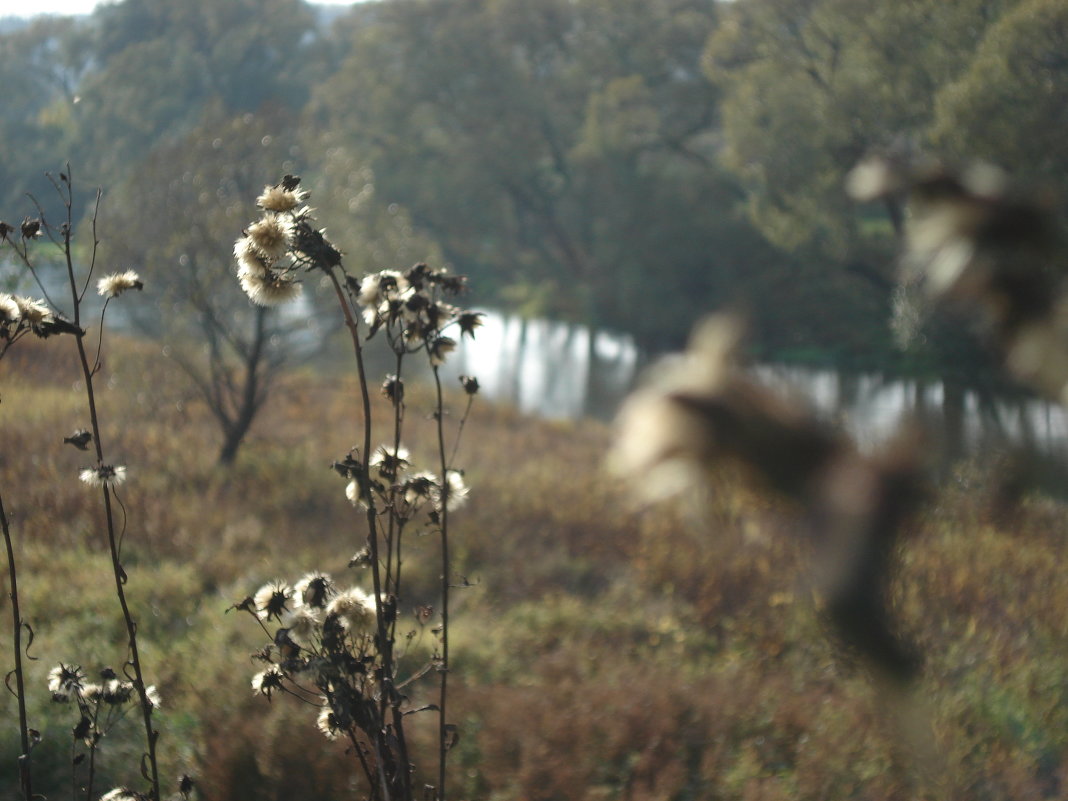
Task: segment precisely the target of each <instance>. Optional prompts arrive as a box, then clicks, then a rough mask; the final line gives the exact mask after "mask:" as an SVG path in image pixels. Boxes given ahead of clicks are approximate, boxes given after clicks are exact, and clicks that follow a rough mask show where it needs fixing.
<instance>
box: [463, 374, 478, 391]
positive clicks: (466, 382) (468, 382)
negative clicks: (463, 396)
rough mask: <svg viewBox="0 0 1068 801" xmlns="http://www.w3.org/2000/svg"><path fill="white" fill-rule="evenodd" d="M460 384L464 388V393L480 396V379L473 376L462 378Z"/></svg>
mask: <svg viewBox="0 0 1068 801" xmlns="http://www.w3.org/2000/svg"><path fill="white" fill-rule="evenodd" d="M460 384H461V385H462V386H463V388H464V392H466V393H467V394H468V395H477V394H478V389H479V387H478V379H477V378H475V377H474V376H473V375H462V376H460Z"/></svg>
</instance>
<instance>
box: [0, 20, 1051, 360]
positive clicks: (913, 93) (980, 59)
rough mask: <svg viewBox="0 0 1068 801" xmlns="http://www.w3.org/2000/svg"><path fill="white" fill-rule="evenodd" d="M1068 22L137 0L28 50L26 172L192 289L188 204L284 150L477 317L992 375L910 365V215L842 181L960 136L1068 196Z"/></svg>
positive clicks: (940, 356) (375, 251) (10, 164)
mask: <svg viewBox="0 0 1068 801" xmlns="http://www.w3.org/2000/svg"><path fill="white" fill-rule="evenodd" d="M1066 25H1068V23H1066V21H1065V11H1064V7H1063V4H1060V3H1057V2H1050V1H1049V0H969V2H961V3H952V4H947V3H942V2H939V0H921V1H920V2H910V3H903V4H895V5H893V6H887V5H886V4H882V3H874V2H873V3H860V4H858V3H854V2H842V0H740V1H739V2H732V3H718V2H715V1H714V0H648V1H646V2H623V3H618V2H612V3H609V2H605V1H604V0H579V2H564V1H563V0H550V1H549V2H539V3H536V4H531V3H527V2H520V0H496V1H495V2H491V1H490V0H385V2H376V3H366V4H360V3H357V4H354V5H353V6H352V7H351V9H349V10H347V11H345V12H344V13H339V12H336V11H335V12H330V13H328V12H326V11H325V10H318V11H317V10H315V7H314V6H309V5H307V4H305V3H302V2H300V1H299V0H273V2H271V3H269V4H263V3H258V2H256V3H254V2H241V3H219V2H216V0H195V2H189V3H183V4H181V5H180V6H176V5H174V4H173V3H165V2H162V1H161V0H125V2H121V3H116V4H109V5H106V6H103V7H101V8H100V9H99V10H98V11H97V12H96V13H95V14H93V15H92V16H90V17H87V18H81V19H63V18H40V19H37V20H35V21H33V22H32V23H30V24H26V25H22V26H18V25H11V24H9V25H8V26H7V29H6V31H5V32H4V33H3V34H0V36H2V47H0V54H2V55H0V78H2V79H3V82H4V85H5V86H7V87H8V91H7V94H6V102H5V104H4V108H3V110H2V111H0V132H2V134H3V139H4V142H5V152H4V156H3V157H2V159H0V179H2V180H0V186H2V187H6V188H5V189H4V190H3V191H4V192H5V193H7V196H6V201H11V200H13V198H12V197H11V196H12V195H14V194H15V193H21V192H22V191H23V189H24V188H25V187H31V188H32V187H33V186H34V184H33V181H35V180H37V176H38V175H39V174H40V172H41V171H42V170H43V169H44V168H51V167H52V166H53V165H54V164H57V163H62V162H63V160H64V159H66V158H69V157H73V158H74V159H76V163H78V164H81V165H83V166H82V175H83V178H84V179H85V180H86V181H88V182H89V184H100V185H106V186H109V187H114V188H115V192H116V194H117V195H119V196H120V197H122V198H123V199H125V200H129V201H131V202H130V203H124V204H122V205H123V207H124V208H126V209H127V210H128V213H126V214H124V216H123V219H122V220H121V221H115V223H114V227H113V228H112V229H110V230H117V231H121V232H123V234H124V236H123V237H116V238H114V239H115V241H116V242H118V241H122V242H123V248H122V250H121V255H120V254H116V258H122V259H123V260H129V261H131V262H135V263H140V264H141V265H143V266H144V269H145V270H146V272H149V273H151V271H153V270H155V271H158V272H160V273H161V274H167V273H172V272H174V271H175V266H174V265H175V262H176V260H177V259H178V258H179V257H180V256H181V255H182V254H186V255H187V256H189V257H190V258H192V257H193V256H192V254H193V253H194V252H196V251H198V250H203V249H204V248H205V246H206V245H207V246H211V247H212V248H213V249H214V251H215V252H217V253H223V252H225V248H223V247H222V245H223V244H224V243H225V242H226V241H227V240H228V238H229V237H230V236H231V233H232V232H231V231H230V230H225V231H224V230H219V231H214V230H203V228H202V227H194V226H192V225H190V224H188V218H189V215H191V214H193V213H194V211H193V210H194V205H193V204H194V203H200V204H203V203H206V202H209V201H212V202H214V200H215V198H213V197H212V195H218V199H220V200H222V202H223V203H224V204H226V203H229V202H230V201H228V200H227V198H229V197H231V196H232V195H233V194H234V187H233V175H232V169H231V166H232V165H234V164H237V163H244V164H246V165H263V166H262V168H261V172H263V176H261V179H263V180H265V179H266V177H268V176H270V175H273V174H275V172H276V171H277V170H278V168H279V167H280V166H282V165H280V164H274V163H273V162H279V161H282V162H284V163H285V168H286V169H292V170H293V171H297V170H300V171H303V172H304V173H306V174H308V175H309V176H311V177H312V178H314V179H315V181H316V185H317V186H324V187H327V191H325V192H323V191H320V192H319V194H318V198H317V205H318V206H319V207H320V208H321V209H322V210H323V211H324V217H326V218H333V217H336V216H337V215H338V214H344V215H345V218H346V219H347V220H350V221H352V222H353V223H354V224H353V226H352V228H351V230H352V232H353V233H352V234H351V235H350V236H351V240H352V241H349V242H341V243H340V244H341V245H342V247H343V248H344V249H345V250H346V251H347V252H348V253H349V254H350V262H352V263H356V264H358V265H360V266H362V267H365V268H366V269H369V270H370V269H381V268H383V267H387V266H392V265H394V264H396V263H406V262H410V261H413V260H415V258H414V257H411V256H408V255H402V256H400V257H399V258H398V254H407V253H410V251H411V250H412V249H413V247H412V246H413V244H415V243H417V242H418V243H419V248H418V249H420V250H422V251H424V252H422V253H420V254H418V256H419V257H427V256H433V253H426V252H425V251H426V248H427V247H429V246H430V245H431V243H433V246H434V247H436V248H438V249H440V252H441V253H442V254H443V256H444V257H445V258H446V259H447V260H448V261H449V262H452V263H454V264H456V265H457V267H458V268H459V269H462V270H463V271H464V272H466V273H468V274H470V275H472V277H473V278H475V279H477V280H476V282H475V285H476V286H478V287H480V289H479V293H480V294H479V295H478V296H476V297H475V301H476V302H482V303H487V304H492V305H497V306H504V307H509V308H513V309H519V310H522V311H523V312H524V313H528V314H545V315H550V316H554V317H557V318H565V319H569V320H572V321H579V322H585V323H588V324H591V325H594V326H608V327H612V328H616V329H620V330H623V331H626V332H629V333H632V334H634V335H635V336H636V337H637V339H638V341H639V342H640V343H641V344H642V345H644V346H646V347H649V348H652V349H662V348H665V347H668V346H676V345H678V344H679V343H680V342H681V340H682V339H683V337H684V336H685V333H686V332H687V331H688V330H689V329H690V327H691V325H692V323H693V321H694V320H695V319H696V318H697V317H698V316H700V314H701V313H703V312H704V311H706V310H708V309H711V308H717V307H722V306H725V305H728V304H734V305H737V306H741V307H743V308H745V309H747V310H748V311H749V313H750V314H751V316H752V317H753V318H754V328H755V333H756V344H757V346H758V347H759V348H760V349H761V351H762V352H763V353H764V354H765V356H768V357H772V358H780V359H783V358H792V359H801V360H809V361H811V360H814V359H815V360H820V361H823V362H832V363H835V364H837V365H838V366H840V367H864V368H868V369H872V368H880V369H881V368H887V367H896V368H897V369H906V368H908V369H912V370H924V371H927V372H929V373H930V372H934V373H936V374H942V375H945V374H950V377H956V378H958V379H959V380H964V378H963V376H964V375H965V373H966V374H968V375H972V374H974V372H975V371H974V369H972V368H974V367H975V366H976V365H978V364H980V359H979V356H978V355H977V353H976V351H975V349H974V348H973V347H971V346H968V345H967V344H966V343H964V342H962V341H960V340H959V337H958V338H947V337H946V336H944V335H943V336H939V337H937V338H936V339H937V340H938V342H939V343H940V345H939V348H940V350H938V351H936V350H934V349H932V348H927V349H926V350H923V349H922V348H921V349H919V350H917V351H915V352H913V353H912V354H911V355H909V356H908V357H907V358H905V357H903V356H902V355H901V354H900V353H898V352H896V351H895V349H894V347H893V343H892V341H891V338H890V337H889V335H888V334H887V333H886V326H885V321H886V319H887V318H888V316H889V313H890V312H889V304H890V294H891V287H892V284H893V280H894V276H893V273H892V268H891V265H892V258H891V257H890V254H891V253H892V252H893V246H894V240H895V230H896V228H897V227H898V226H899V225H900V222H901V209H900V208H899V207H897V206H896V205H895V204H892V203H888V204H870V205H860V206H858V205H856V204H852V203H851V202H850V201H849V200H848V199H847V198H846V196H845V194H844V193H843V192H842V183H843V180H844V177H845V175H846V173H847V172H848V170H849V169H850V168H851V167H852V166H853V165H854V164H855V163H856V162H857V161H858V160H859V159H860V158H862V157H863V156H864V155H865V154H867V153H869V152H870V151H872V150H876V151H882V152H889V153H897V154H903V153H912V152H916V151H918V150H921V149H934V151H935V152H941V153H947V154H949V155H950V156H952V157H957V158H972V157H975V156H979V157H983V158H987V159H991V160H994V161H996V162H1000V163H1003V164H1004V165H1005V166H1006V167H1008V168H1009V169H1011V170H1013V171H1015V172H1017V173H1018V174H1020V175H1021V176H1023V177H1025V178H1026V179H1028V180H1032V181H1037V182H1044V183H1047V184H1048V185H1049V188H1050V189H1052V190H1054V191H1056V190H1058V189H1059V188H1060V182H1061V181H1062V176H1063V169H1061V167H1062V166H1063V164H1064V163H1065V161H1066V155H1065V145H1064V142H1063V141H1061V140H1062V139H1063V137H1058V135H1057V132H1058V131H1060V130H1061V128H1062V127H1063V126H1062V125H1061V124H1060V123H1061V121H1062V120H1061V117H1062V115H1063V108H1064V103H1063V102H1062V99H1063V96H1064V92H1065V85H1066V82H1065V67H1064V64H1063V58H1062V57H1061V53H1062V52H1063V49H1064V48H1063V46H1062V45H1063V37H1064V30H1065V28H1066ZM250 115H251V116H250ZM235 119H236V120H238V121H240V120H243V121H244V122H243V123H240V122H234V120H235ZM239 124H243V125H245V126H246V128H247V129H248V130H257V131H262V132H263V133H262V135H261V136H258V137H253V136H244V137H240V138H237V139H235V137H234V136H233V131H234V126H235V125H239ZM209 143H210V144H211V147H212V148H214V154H215V155H214V156H213V152H212V151H211V150H210V149H209V148H208V144H209ZM267 162H272V164H271V165H268V164H267ZM168 187H169V188H168ZM181 187H184V188H182V189H181V191H183V192H185V195H186V197H185V198H184V199H182V200H181V202H178V197H179V196H178V195H175V190H176V189H179V188H181ZM164 196H170V197H173V198H174V200H172V201H170V202H169V205H166V207H165V208H161V204H162V203H163V201H162V200H161V198H162V197H164ZM151 198H156V201H155V202H141V201H143V200H144V201H148V200H149V199H151ZM11 205H12V204H11V203H10V202H5V203H4V206H5V207H11ZM201 207H202V206H201ZM231 215H233V217H236V218H238V219H239V218H240V216H241V215H240V214H239V213H238V211H237V209H233V210H230V209H229V208H228V211H227V217H228V218H229V219H233V217H231ZM201 216H203V215H201ZM166 223H173V224H172V225H170V228H171V231H172V233H171V236H169V237H167V238H165V239H161V238H159V237H156V236H154V235H152V234H150V233H148V232H150V231H154V230H157V229H158V228H159V227H160V225H161V224H166ZM107 224H108V220H107V219H104V220H102V225H103V226H104V231H105V233H107V232H108V230H109V229H108V228H107ZM212 227H217V228H220V229H226V228H227V226H226V225H218V226H212ZM109 239H110V238H109V237H107V236H105V240H109ZM149 277H151V275H149ZM153 285H154V286H157V287H163V286H164V282H157V281H150V282H149V286H153ZM156 300H157V302H158V303H159V306H160V316H161V318H165V317H169V316H173V315H172V312H173V310H172V308H171V306H172V305H173V304H172V302H169V301H168V300H167V299H166V298H164V297H162V296H157V297H156ZM942 333H943V334H944V332H942ZM962 363H967V365H968V368H969V369H968V370H967V371H960V370H957V369H956V368H957V367H959V366H960V365H961V364H962ZM958 374H959V375H958ZM968 380H969V381H973V379H968Z"/></svg>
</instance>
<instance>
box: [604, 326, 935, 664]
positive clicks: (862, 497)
mask: <svg viewBox="0 0 1068 801" xmlns="http://www.w3.org/2000/svg"><path fill="white" fill-rule="evenodd" d="M741 334H742V325H741V323H740V321H739V320H738V319H736V318H733V317H729V316H719V317H713V318H710V319H708V320H706V321H705V322H704V323H703V324H702V325H701V326H700V327H699V328H698V329H697V331H696V332H695V334H694V336H693V340H692V342H691V345H690V348H689V350H688V351H687V353H686V354H685V355H683V356H681V357H678V358H677V359H675V360H674V361H669V362H666V363H664V364H661V365H660V367H659V371H658V372H656V373H655V374H654V376H653V377H652V379H651V380H650V382H649V384H648V386H646V387H645V388H644V389H641V390H639V391H637V392H635V393H634V394H633V395H632V396H631V397H630V398H628V399H627V401H626V402H625V403H624V405H623V407H622V409H621V410H620V414H619V419H618V428H619V433H618V438H617V441H616V444H615V448H614V450H613V452H612V453H611V454H610V465H611V467H612V468H613V469H614V470H615V471H616V472H618V473H619V474H621V475H624V476H626V477H627V478H628V479H629V480H630V481H631V482H632V484H633V486H634V487H635V489H636V490H637V491H638V492H639V493H640V494H641V495H642V496H643V497H644V498H646V499H647V500H659V499H663V498H665V497H667V496H669V495H671V494H674V493H677V492H680V491H685V490H687V489H692V488H695V487H696V486H698V485H700V484H701V482H702V480H703V478H704V477H705V475H706V474H708V473H710V471H711V470H713V469H714V468H715V467H717V466H719V465H720V464H721V463H723V462H725V461H730V462H735V463H739V464H741V465H742V467H743V468H744V469H745V470H746V471H747V472H748V474H749V475H750V476H751V477H752V478H754V479H755V480H756V481H757V482H758V483H759V484H761V485H762V486H764V487H766V488H767V489H770V490H772V491H774V492H777V493H779V494H781V495H783V496H785V497H786V498H788V499H790V500H792V501H795V502H797V503H799V504H800V506H801V509H802V512H803V515H804V517H805V518H806V519H807V522H808V526H807V528H808V530H809V531H810V533H811V535H812V537H813V538H814V540H815V542H816V544H817V547H818V554H819V557H818V562H817V568H816V572H817V575H818V587H819V590H820V592H821V594H822V595H823V596H825V598H826V603H827V610H828V613H829V615H830V619H831V621H832V622H833V624H834V626H835V629H836V630H837V631H838V633H839V634H840V635H841V637H842V639H843V640H844V641H845V642H846V643H847V644H848V645H850V646H852V647H853V648H855V649H856V650H857V652H859V653H860V654H861V655H862V656H863V657H864V658H865V659H866V660H867V662H868V664H869V665H870V666H871V667H873V668H874V669H875V670H876V671H877V672H878V674H879V675H881V676H882V677H884V678H887V679H890V680H891V681H893V682H894V683H896V684H901V685H904V684H906V683H907V682H909V681H910V680H911V679H912V678H913V677H914V676H915V675H916V671H917V669H918V666H919V662H918V659H917V655H916V654H915V652H914V650H913V649H912V648H911V647H910V646H908V645H907V644H905V643H904V642H903V641H902V640H901V638H900V637H899V636H898V635H897V633H896V632H895V627H894V625H893V621H892V619H891V615H890V612H889V608H888V599H887V591H888V585H889V582H890V580H891V578H892V576H893V567H894V552H895V548H896V546H897V544H898V540H899V535H900V533H901V528H902V524H903V523H904V521H905V520H906V519H907V517H908V516H909V514H910V513H911V512H912V510H913V509H914V508H915V505H916V502H917V500H918V499H919V496H920V492H919V490H920V487H919V472H918V467H919V466H918V458H917V453H916V449H915V447H914V445H913V444H912V443H910V442H908V441H906V440H905V439H902V440H901V442H899V443H898V444H897V445H895V446H893V447H891V448H889V449H888V450H887V453H886V454H884V455H882V456H880V457H874V458H872V457H867V456H863V455H861V454H860V453H859V452H858V451H857V450H856V448H855V446H854V445H853V443H852V442H850V441H849V440H848V439H847V438H846V437H845V436H844V435H842V434H840V433H838V432H835V431H833V430H831V429H829V428H827V427H826V426H825V425H824V424H823V423H821V422H820V421H819V420H817V419H816V418H815V417H814V416H813V415H812V414H810V413H809V412H808V411H807V410H806V409H805V408H804V407H802V406H801V405H799V404H797V403H795V402H792V401H788V400H786V399H785V398H782V397H780V396H778V395H777V394H775V393H774V392H772V391H771V390H769V389H767V388H765V387H762V386H760V385H759V384H757V383H756V382H755V381H754V380H753V379H752V378H750V377H749V376H747V375H746V374H745V372H744V371H743V370H742V369H741V368H740V367H739V366H738V365H737V363H736V361H735V354H736V352H737V349H738V345H739V342H740V339H741Z"/></svg>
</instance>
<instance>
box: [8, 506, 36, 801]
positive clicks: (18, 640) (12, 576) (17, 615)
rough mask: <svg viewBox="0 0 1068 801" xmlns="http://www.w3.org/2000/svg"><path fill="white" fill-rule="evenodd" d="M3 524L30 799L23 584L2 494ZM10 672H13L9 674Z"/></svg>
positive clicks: (22, 771) (24, 783) (24, 779)
mask: <svg viewBox="0 0 1068 801" xmlns="http://www.w3.org/2000/svg"><path fill="white" fill-rule="evenodd" d="M0 527H2V528H3V530H4V546H5V547H6V548H7V575H8V583H9V590H8V597H10V598H11V645H12V648H13V650H14V654H15V670H14V673H15V697H16V698H17V699H18V707H19V734H20V737H21V743H22V753H21V754H19V758H18V766H19V784H20V786H21V787H22V795H23V797H24V798H25V799H26V801H30V799H32V798H33V783H32V775H31V773H32V772H31V770H30V729H29V726H28V724H27V720H26V686H25V675H24V674H23V671H22V625H23V623H22V614H21V612H20V611H19V585H18V574H17V571H16V570H15V550H14V548H13V547H12V545H11V528H10V526H9V525H8V521H7V513H6V512H5V511H4V500H3V497H0ZM8 675H10V674H8Z"/></svg>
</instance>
